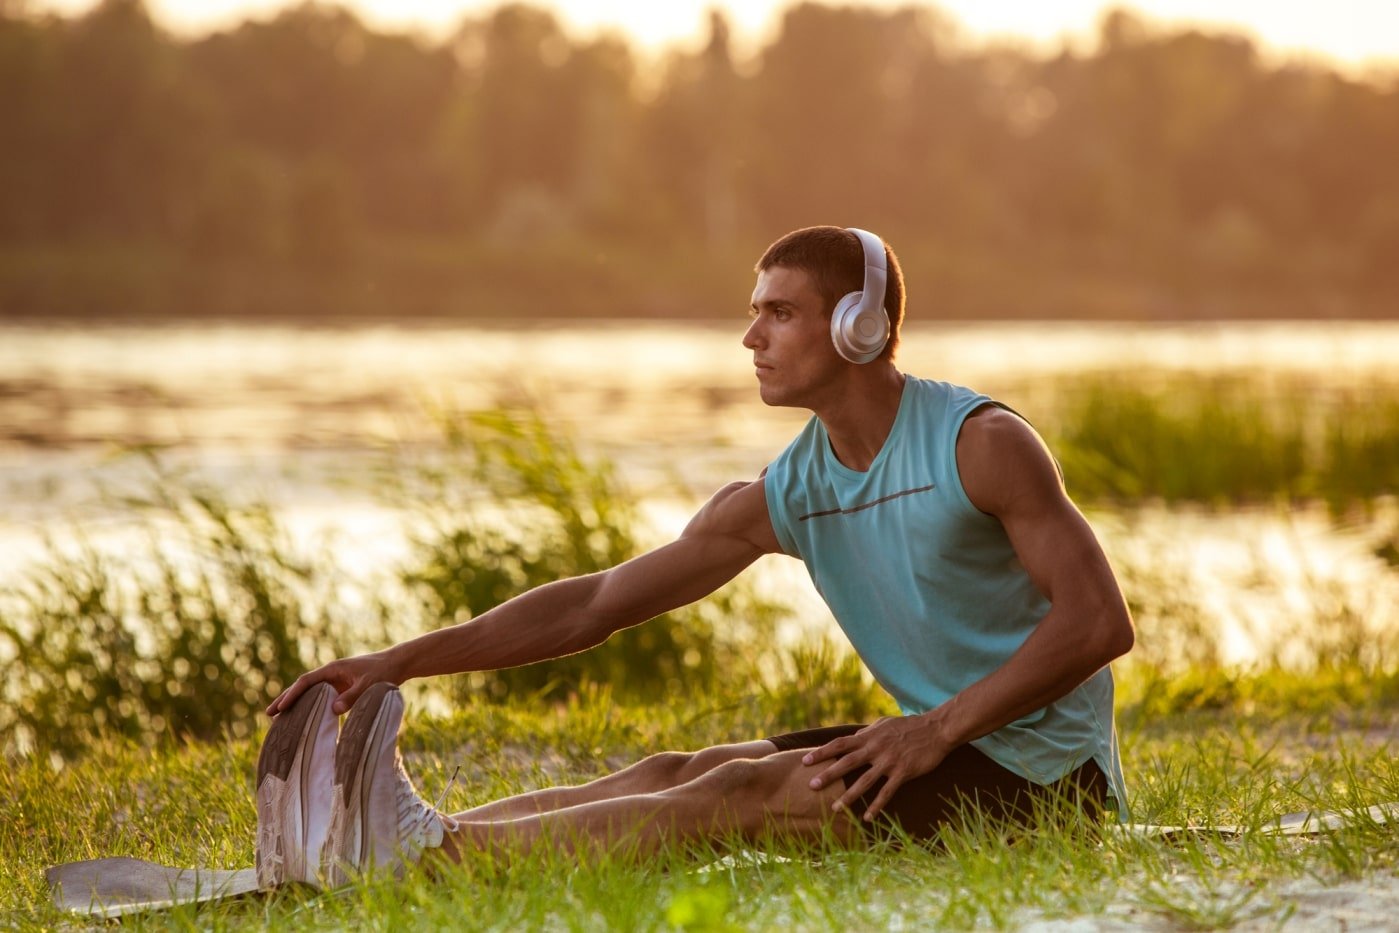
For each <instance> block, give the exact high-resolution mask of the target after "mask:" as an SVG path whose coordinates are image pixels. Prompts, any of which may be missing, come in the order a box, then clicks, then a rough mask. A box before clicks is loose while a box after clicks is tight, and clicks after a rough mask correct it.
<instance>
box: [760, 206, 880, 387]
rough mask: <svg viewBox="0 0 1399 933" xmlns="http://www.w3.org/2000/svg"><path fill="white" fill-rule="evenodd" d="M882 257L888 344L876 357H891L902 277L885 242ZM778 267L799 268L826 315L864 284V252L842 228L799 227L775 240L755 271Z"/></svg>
mask: <svg viewBox="0 0 1399 933" xmlns="http://www.w3.org/2000/svg"><path fill="white" fill-rule="evenodd" d="M884 260H885V264H886V266H887V267H888V275H889V281H888V284H887V285H886V286H885V289H884V310H885V311H887V312H888V314H889V343H888V344H887V345H886V346H885V347H884V351H883V352H882V353H881V354H880V355H879V359H882V360H892V359H893V358H894V352H895V351H896V350H897V349H898V345H899V327H900V325H902V324H903V318H904V277H903V272H902V271H900V269H899V260H898V257H897V256H895V255H894V251H893V250H892V249H890V248H889V246H888V244H885V246H884ZM774 266H780V267H783V268H788V269H800V270H801V271H803V272H805V273H806V274H807V275H809V276H810V277H811V283H812V285H813V286H814V287H815V288H816V291H817V292H818V293H819V294H820V295H821V298H822V300H823V301H824V302H825V310H826V315H827V317H829V316H830V314H831V312H832V311H833V310H835V306H836V302H837V301H839V300H840V299H841V296H843V295H846V294H848V293H850V292H858V291H860V290H861V289H862V288H863V287H864V284H865V252H864V248H863V247H862V246H861V245H860V239H859V237H857V236H856V235H855V234H853V233H851V232H850V231H849V230H846V229H845V228H843V227H803V228H802V229H800V230H793V231H792V232H791V233H789V234H787V235H786V236H784V237H782V238H781V239H779V240H778V241H777V242H775V243H773V244H772V245H771V246H769V247H768V248H767V252H765V253H763V257H762V258H761V259H759V260H758V265H757V266H756V267H755V268H754V271H755V272H758V273H762V272H765V271H766V270H768V269H770V268H772V267H774Z"/></svg>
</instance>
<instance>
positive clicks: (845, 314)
mask: <svg viewBox="0 0 1399 933" xmlns="http://www.w3.org/2000/svg"><path fill="white" fill-rule="evenodd" d="M863 295H864V292H848V293H847V294H845V295H842V296H841V298H840V300H839V301H837V302H836V306H835V308H834V310H832V311H831V343H833V344H835V348H836V352H837V353H839V354H840V355H841V356H843V357H844V358H845V359H847V360H850V361H851V362H852V363H853V362H855V359H854V356H858V355H859V354H858V352H857V351H856V350H855V348H854V347H853V346H851V343H850V334H851V325H852V324H853V322H854V318H855V316H856V314H858V313H859V310H860V298H861V297H863Z"/></svg>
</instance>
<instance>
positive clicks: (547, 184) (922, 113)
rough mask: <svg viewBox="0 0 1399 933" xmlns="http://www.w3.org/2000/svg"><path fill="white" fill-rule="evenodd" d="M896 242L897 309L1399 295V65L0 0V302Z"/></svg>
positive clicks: (725, 295) (1230, 50) (849, 29)
mask: <svg viewBox="0 0 1399 933" xmlns="http://www.w3.org/2000/svg"><path fill="white" fill-rule="evenodd" d="M812 223H837V224H852V225H861V226H867V227H870V228H872V229H875V230H878V231H879V232H881V233H883V234H884V235H885V236H886V237H888V238H889V239H890V240H891V242H893V243H894V244H895V246H896V248H898V249H899V251H900V254H901V256H902V257H903V259H904V265H905V269H906V271H907V273H908V274H909V277H910V285H911V299H912V304H911V314H912V315H914V316H915V317H920V316H921V317H927V318H931V317H940V318H984V317H1030V316H1050V317H1089V318H1098V317H1111V318H1188V317H1202V318H1213V317H1286V316H1392V315H1394V314H1395V313H1396V310H1397V309H1399V261H1396V258H1399V75H1390V76H1389V77H1388V78H1386V79H1381V78H1378V77H1377V78H1375V79H1372V80H1368V81H1362V80H1356V79H1350V78H1347V77H1344V76H1342V75H1339V74H1336V73H1334V72H1332V71H1329V70H1327V69H1325V68H1323V67H1320V66H1314V65H1307V66H1303V65H1293V64H1289V65H1271V64H1268V63H1265V62H1264V61H1262V60H1261V59H1260V57H1259V55H1258V53H1257V52H1256V50H1255V49H1254V48H1253V46H1252V45H1251V44H1250V43H1249V41H1247V40H1246V39H1243V38H1239V37H1235V36H1230V35H1205V34H1201V33H1198V32H1193V31H1171V32H1167V31H1160V30H1155V29H1152V28H1149V27H1148V26H1146V25H1145V24H1144V23H1143V22H1142V21H1141V20H1139V19H1138V18H1136V17H1135V16H1134V15H1132V14H1130V13H1127V12H1122V11H1118V12H1114V13H1111V14H1109V15H1108V16H1106V17H1105V18H1104V20H1103V21H1102V25H1101V29H1100V35H1099V41H1098V43H1097V46H1096V48H1095V49H1094V51H1093V52H1092V53H1091V54H1073V53H1070V52H1067V51H1065V52H1062V53H1060V54H1057V55H1053V56H1036V55H1034V54H1030V53H1027V52H1021V51H1014V50H1007V49H997V48H977V49H973V48H969V47H965V46H964V45H962V44H960V43H959V42H958V41H957V40H956V30H955V24H953V23H951V22H950V21H949V20H948V19H947V18H946V17H944V16H943V15H942V14H940V13H938V12H937V11H936V10H935V9H932V8H927V7H922V8H913V7H910V8H906V9H900V10H894V11H887V10H873V9H863V8H859V7H827V6H821V5H815V4H809V3H803V4H800V5H797V6H793V7H791V8H789V9H788V10H787V11H786V13H785V15H784V17H783V19H782V21H781V25H780V29H779V30H778V31H777V33H776V34H775V35H774V37H773V38H772V39H771V40H770V41H768V42H767V44H765V45H763V46H762V47H761V48H758V49H757V50H756V51H755V52H754V53H753V54H752V55H750V56H746V57H743V58H739V57H738V56H737V55H736V53H735V51H734V49H733V47H732V43H731V40H730V34H729V27H728V24H727V23H726V21H725V19H724V18H723V16H722V15H720V14H718V13H715V14H712V15H711V17H710V21H709V23H708V36H707V41H705V42H704V43H702V44H701V46H699V47H697V49H696V50H695V51H679V50H676V51H672V52H671V53H669V54H668V55H667V56H666V57H665V58H664V59H663V60H662V61H661V62H659V63H657V64H651V63H648V62H646V61H643V60H642V59H640V58H639V57H638V55H637V54H636V52H635V51H634V50H633V49H632V48H630V47H629V46H628V45H627V43H626V42H625V41H624V40H622V39H620V38H617V37H615V36H611V37H609V36H604V37H601V38H593V39H579V38H576V37H572V36H570V35H569V34H567V33H566V32H565V31H564V30H563V28H562V27H561V25H560V23H559V22H558V20H557V19H556V18H555V17H554V16H553V14H551V13H550V12H548V11H546V10H544V9H541V8H538V7H532V6H527V5H517V4H511V5H505V6H501V7H499V8H497V9H495V10H494V11H492V12H490V13H487V14H485V15H483V16H479V17H475V18H469V19H466V20H464V21H463V22H462V23H461V25H460V27H459V28H458V29H457V31H456V32H455V33H454V34H453V35H451V36H450V37H449V38H446V39H444V40H441V41H429V40H427V39H424V38H421V37H415V36H409V35H399V34H385V33H380V32H376V31H373V30H371V29H369V28H367V27H366V26H365V25H364V24H362V23H361V22H359V21H358V20H357V19H356V18H355V16H353V15H352V14H351V13H349V12H347V11H345V10H343V9H340V8H337V7H334V6H326V5H320V4H308V5H304V6H300V7H295V8H291V9H288V10H286V11H284V12H282V13H281V14H279V15H277V16H276V17H275V18H273V19H269V20H265V21H249V22H246V23H243V24H242V25H240V26H238V27H237V28H234V29H232V30H230V31H226V32H221V33H217V34H213V35H209V36H206V37H203V38H197V39H177V38H175V37H173V36H171V35H169V34H167V33H165V32H164V31H162V29H160V28H159V27H158V26H157V25H156V24H154V23H153V22H152V20H151V18H150V16H149V14H148V12H147V10H146V9H145V8H144V6H143V5H142V3H141V2H140V0H105V2H102V3H101V4H100V5H98V6H97V7H96V8H94V9H93V10H91V11H90V12H88V13H86V14H84V15H82V16H80V17H76V18H60V17H57V16H54V15H38V14H36V13H34V12H32V11H30V10H28V9H27V8H26V6H25V5H24V2H23V0H0V316H10V317H15V316H92V317H98V316H101V317H107V316H131V315H137V316H147V315H153V316H165V315H170V316H201V315H220V316H249V315H265V316H271V315H276V316H296V317H315V316H362V315H368V316H375V317H395V316H413V315H449V316H464V317H486V316H491V317H500V318H503V319H511V318H516V317H521V316H530V317H540V318H550V317H561V316H573V315H610V316H634V315H639V316H672V315H683V316H709V315H728V314H740V313H742V310H743V308H744V307H745V305H746V303H747V294H748V292H749V290H750V288H751V278H752V274H751V268H752V263H753V261H754V259H755V258H756V257H757V255H758V254H759V253H760V251H761V250H762V248H763V247H764V246H765V245H766V244H767V243H768V242H769V241H771V240H772V239H774V238H775V237H776V236H778V235H780V234H781V233H783V232H785V231H787V230H788V229H791V228H793V227H797V226H804V225H807V224H812Z"/></svg>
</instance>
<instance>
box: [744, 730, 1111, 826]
mask: <svg viewBox="0 0 1399 933" xmlns="http://www.w3.org/2000/svg"><path fill="white" fill-rule="evenodd" d="M863 728H864V725H860V724H855V725H846V726H826V727H823V728H820V729H804V730H802V731H801V732H788V733H785V734H783V735H774V736H769V737H768V741H769V742H771V743H772V744H774V745H776V746H777V748H778V751H784V752H785V751H791V750H793V749H797V748H816V747H818V746H821V745H825V744H826V743H827V742H829V741H831V740H832V739H838V738H840V737H842V736H846V735H852V734H853V733H856V732H858V731H860V730H861V729H863ZM868 770H869V768H868V766H865V767H860V768H857V769H855V770H854V771H851V772H850V773H849V774H847V775H845V776H844V780H845V786H846V787H847V788H848V787H850V786H851V785H853V784H854V783H855V781H856V780H858V779H859V777H860V775H862V774H864V773H865V772H866V771H868ZM883 785H884V780H883V779H882V778H881V779H880V780H878V781H876V782H875V783H874V784H873V786H871V787H870V788H869V790H867V791H865V792H864V793H863V794H861V795H860V799H859V801H858V802H857V803H856V804H854V805H853V806H852V807H851V808H850V813H851V815H852V816H854V817H856V818H857V819H860V825H861V826H862V827H865V828H867V829H870V830H872V831H874V832H875V833H876V834H882V832H883V831H884V830H887V828H888V826H889V825H890V824H897V825H898V826H899V828H900V829H902V830H903V831H904V832H905V833H907V834H908V835H909V836H911V837H913V838H915V839H934V838H935V837H936V836H937V834H938V830H939V829H941V828H942V827H943V826H946V825H949V824H956V823H959V822H961V821H963V820H965V819H966V818H967V817H968V816H974V817H975V818H977V819H979V820H989V821H994V822H998V823H1001V824H1003V825H1005V826H1006V827H1008V828H1010V829H1014V828H1016V827H1032V826H1035V825H1040V824H1041V822H1042V820H1043V819H1044V818H1045V817H1047V816H1049V815H1051V814H1060V815H1065V816H1069V817H1073V816H1074V815H1075V814H1084V815H1087V816H1088V817H1089V818H1090V821H1091V822H1093V823H1098V822H1101V821H1102V820H1103V819H1104V818H1105V815H1106V813H1107V797H1108V782H1107V777H1106V776H1105V775H1104V774H1103V771H1102V769H1101V768H1099V767H1098V766H1097V765H1096V764H1094V763H1093V762H1091V761H1089V762H1087V763H1086V764H1084V765H1083V766H1082V767H1080V768H1079V769H1078V770H1076V771H1074V772H1072V773H1071V774H1069V775H1068V776H1067V777H1065V778H1063V779H1061V780H1059V781H1056V782H1055V783H1053V784H1049V785H1045V784H1036V783H1035V782H1034V781H1031V780H1028V779H1026V778H1023V777H1021V776H1020V775H1018V774H1015V773H1014V772H1012V771H1008V770H1006V769H1005V768H1003V767H1001V766H1000V765H998V764H996V763H995V762H994V761H992V760H991V759H990V758H988V757H987V756H986V755H983V754H982V753H981V752H979V751H977V750H976V749H975V748H973V747H972V746H971V745H962V746H959V747H957V748H955V749H953V750H952V752H951V753H950V754H948V756H947V757H946V758H944V759H943V760H942V763H941V764H939V765H938V766H937V767H936V768H934V769H933V770H932V771H929V772H928V773H927V774H924V775H921V776H919V777H916V778H912V779H910V780H909V781H907V782H905V783H904V784H903V786H901V787H900V788H899V789H898V790H897V791H895V792H894V796H893V797H891V798H890V800H889V803H888V804H887V805H886V806H885V808H884V811H883V813H881V814H880V815H879V816H878V817H876V818H875V819H874V821H873V822H869V823H867V822H865V821H864V820H863V819H862V817H863V816H864V813H865V810H866V809H867V808H868V807H869V805H870V804H871V803H873V802H874V798H875V797H876V796H877V795H878V793H879V789H880V788H881V787H882V786H883ZM881 824H883V825H881Z"/></svg>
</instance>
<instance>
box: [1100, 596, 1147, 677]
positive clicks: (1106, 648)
mask: <svg viewBox="0 0 1399 933" xmlns="http://www.w3.org/2000/svg"><path fill="white" fill-rule="evenodd" d="M1097 632H1098V638H1097V639H1096V641H1097V648H1098V656H1099V657H1100V658H1101V659H1102V663H1103V664H1108V663H1110V662H1112V661H1115V660H1117V659H1118V658H1120V657H1122V656H1123V655H1124V654H1126V653H1127V652H1129V651H1131V650H1132V647H1133V646H1134V645H1135V644H1136V643H1137V632H1136V627H1135V626H1133V625H1132V615H1131V613H1129V612H1128V611H1127V607H1126V606H1125V605H1123V604H1121V603H1118V604H1117V605H1115V606H1109V607H1106V608H1105V609H1104V611H1103V616H1102V622H1101V624H1099V625H1098V626H1097Z"/></svg>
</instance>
